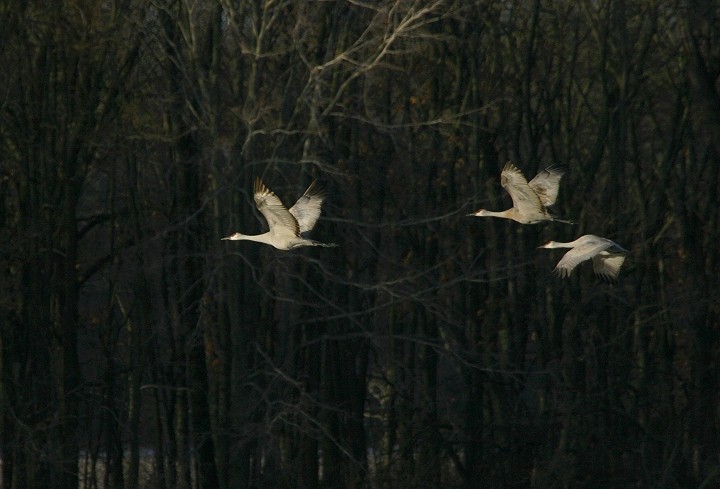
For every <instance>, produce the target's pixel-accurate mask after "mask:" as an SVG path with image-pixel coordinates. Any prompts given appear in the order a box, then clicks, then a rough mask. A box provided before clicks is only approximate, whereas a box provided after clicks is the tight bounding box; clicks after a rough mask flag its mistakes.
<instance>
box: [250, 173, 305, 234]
mask: <svg viewBox="0 0 720 489" xmlns="http://www.w3.org/2000/svg"><path fill="white" fill-rule="evenodd" d="M254 197H255V205H257V208H258V210H259V211H260V212H261V213H262V215H263V216H265V219H266V220H267V223H268V226H270V233H271V234H275V235H277V236H282V235H285V236H299V235H300V228H299V226H298V221H297V220H296V219H295V217H293V215H292V214H291V213H290V212H289V211H288V210H287V209H286V208H285V206H284V205H283V203H282V202H281V201H280V199H279V198H278V196H277V195H275V193H274V192H273V191H272V190H270V189H269V188H267V187H266V186H265V184H264V183H263V182H262V180H260V179H259V178H256V179H255V195H254Z"/></svg>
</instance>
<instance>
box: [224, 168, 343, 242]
mask: <svg viewBox="0 0 720 489" xmlns="http://www.w3.org/2000/svg"><path fill="white" fill-rule="evenodd" d="M254 191H255V195H254V198H255V205H256V206H257V208H258V210H259V211H260V212H261V213H262V215H263V216H265V219H266V220H267V223H268V226H270V231H268V232H267V233H263V234H258V235H255V236H248V235H246V234H241V233H235V234H232V235H230V236H228V237H226V238H222V239H229V240H247V241H257V242H258V243H266V244H269V245H273V246H274V247H275V248H277V249H279V250H292V249H295V248H299V247H300V246H324V247H326V248H329V247H332V246H337V245H336V244H335V243H329V244H326V243H321V242H319V241H315V240H313V239H307V238H303V237H302V236H301V235H300V233H304V232H306V231H310V230H311V229H312V228H313V227H315V223H316V222H317V220H318V218H319V217H320V207H321V206H322V202H323V199H325V192H324V191H323V190H322V189H320V188H319V187H317V186H316V185H315V181H313V182H312V183H311V184H310V186H309V187H308V188H307V190H306V191H305V193H304V194H303V195H302V197H300V198H299V199H298V201H297V202H295V205H294V206H292V207H291V208H290V210H288V209H287V208H286V207H285V206H284V205H283V204H282V202H281V201H280V199H279V198H278V197H277V195H275V194H274V193H273V192H272V190H270V189H269V188H267V187H266V186H265V184H264V183H263V182H262V180H260V179H259V178H255V187H254Z"/></svg>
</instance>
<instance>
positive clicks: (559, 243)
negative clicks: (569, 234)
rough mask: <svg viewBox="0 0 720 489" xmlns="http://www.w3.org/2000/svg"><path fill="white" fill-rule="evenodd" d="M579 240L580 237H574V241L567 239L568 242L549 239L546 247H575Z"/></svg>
mask: <svg viewBox="0 0 720 489" xmlns="http://www.w3.org/2000/svg"><path fill="white" fill-rule="evenodd" d="M579 242H580V238H578V239H576V240H575V241H568V242H562V241H551V242H550V246H548V248H575V246H577V244H578V243H579Z"/></svg>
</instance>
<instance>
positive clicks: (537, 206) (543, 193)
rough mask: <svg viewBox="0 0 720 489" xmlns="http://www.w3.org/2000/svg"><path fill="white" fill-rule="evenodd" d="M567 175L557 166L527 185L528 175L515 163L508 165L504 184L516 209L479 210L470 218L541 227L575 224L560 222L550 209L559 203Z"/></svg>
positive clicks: (503, 174) (502, 175)
mask: <svg viewBox="0 0 720 489" xmlns="http://www.w3.org/2000/svg"><path fill="white" fill-rule="evenodd" d="M564 174H565V171H564V170H563V169H561V168H558V167H557V166H550V167H548V168H546V169H545V170H543V171H541V172H540V173H538V174H537V175H535V178H533V179H532V180H530V182H528V181H527V179H526V178H525V175H523V173H522V172H521V171H520V170H519V169H518V167H516V166H515V165H514V164H513V163H512V162H511V161H508V162H507V164H506V165H505V168H503V171H502V173H501V174H500V184H501V185H502V186H503V188H504V189H505V190H506V191H507V193H508V194H510V197H511V198H512V201H513V206H512V207H511V208H510V209H507V210H504V211H499V212H498V211H489V210H486V209H479V210H478V211H477V212H474V213H472V214H468V215H470V216H478V217H502V218H505V219H512V220H513V221H517V222H519V223H520V224H537V223H539V222H542V221H558V222H564V223H566V224H573V222H572V221H566V220H563V219H559V218H558V217H557V216H555V215H553V214H551V213H550V212H548V210H547V208H548V207H549V206H551V205H553V204H554V203H555V200H556V199H557V195H558V187H559V186H560V179H561V178H562V176H563V175H564Z"/></svg>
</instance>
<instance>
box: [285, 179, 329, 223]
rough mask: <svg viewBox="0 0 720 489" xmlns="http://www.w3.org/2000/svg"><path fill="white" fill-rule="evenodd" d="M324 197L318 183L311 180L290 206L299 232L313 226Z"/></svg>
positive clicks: (318, 215)
mask: <svg viewBox="0 0 720 489" xmlns="http://www.w3.org/2000/svg"><path fill="white" fill-rule="evenodd" d="M324 199H325V192H324V190H323V189H322V188H321V187H320V186H319V185H316V182H315V181H314V180H313V182H312V183H311V184H310V186H309V187H308V188H307V190H306V191H305V193H304V194H303V195H302V197H300V198H299V199H298V200H297V202H295V205H294V206H292V207H291V208H290V214H292V215H293V216H294V217H295V219H296V220H297V223H298V227H299V230H300V232H301V233H304V232H306V231H310V230H311V229H312V228H314V227H315V223H316V222H317V220H318V218H319V217H320V207H321V206H322V203H323V200H324Z"/></svg>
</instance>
